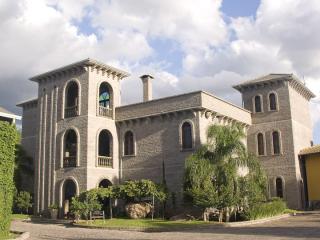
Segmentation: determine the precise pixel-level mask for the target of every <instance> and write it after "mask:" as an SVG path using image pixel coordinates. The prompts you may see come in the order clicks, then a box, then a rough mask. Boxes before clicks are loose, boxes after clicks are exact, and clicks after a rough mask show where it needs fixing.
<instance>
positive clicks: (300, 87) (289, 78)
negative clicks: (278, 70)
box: [232, 74, 315, 100]
mask: <svg viewBox="0 0 320 240" xmlns="http://www.w3.org/2000/svg"><path fill="white" fill-rule="evenodd" d="M270 75H276V77H274V78H269V79H266V80H259V78H258V79H254V80H251V81H245V82H244V83H241V84H238V85H234V86H232V87H233V88H234V89H236V90H238V91H239V92H243V91H244V90H246V89H248V88H252V87H259V86H265V85H268V84H275V83H279V82H288V83H289V84H290V85H291V86H292V87H293V88H294V89H295V90H296V91H297V92H299V93H300V94H301V95H302V96H303V97H305V98H306V99H308V100H310V99H311V98H314V97H315V94H314V93H313V92H312V91H311V90H310V89H309V88H308V87H307V86H305V84H303V83H302V82H301V81H300V80H299V79H298V78H297V77H296V76H295V75H294V74H270ZM267 76H268V75H267Z"/></svg>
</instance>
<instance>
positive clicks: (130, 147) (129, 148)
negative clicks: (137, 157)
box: [124, 131, 134, 155]
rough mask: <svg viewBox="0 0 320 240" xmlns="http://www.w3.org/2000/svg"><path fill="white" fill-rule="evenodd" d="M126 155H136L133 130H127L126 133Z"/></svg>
mask: <svg viewBox="0 0 320 240" xmlns="http://www.w3.org/2000/svg"><path fill="white" fill-rule="evenodd" d="M124 155H134V139H133V133H132V132H131V131H127V132H126V133H125V135H124Z"/></svg>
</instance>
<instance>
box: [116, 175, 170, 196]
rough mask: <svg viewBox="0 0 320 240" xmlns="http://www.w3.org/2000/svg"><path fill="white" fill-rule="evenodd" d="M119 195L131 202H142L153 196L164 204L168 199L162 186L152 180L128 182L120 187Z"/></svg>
mask: <svg viewBox="0 0 320 240" xmlns="http://www.w3.org/2000/svg"><path fill="white" fill-rule="evenodd" d="M117 191H118V195H119V196H120V197H121V198H124V199H126V200H129V201H132V200H133V201H134V202H141V201H142V199H144V198H150V197H152V196H154V197H155V199H157V200H159V201H160V202H163V201H165V200H166V198H167V193H166V191H165V188H164V187H163V186H162V185H158V184H156V183H154V182H152V181H151V180H146V179H142V180H138V181H126V182H125V183H124V184H122V185H120V186H119V189H118V190H117Z"/></svg>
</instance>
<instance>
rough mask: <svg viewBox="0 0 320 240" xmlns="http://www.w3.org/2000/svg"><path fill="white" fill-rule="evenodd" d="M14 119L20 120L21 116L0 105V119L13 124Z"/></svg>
mask: <svg viewBox="0 0 320 240" xmlns="http://www.w3.org/2000/svg"><path fill="white" fill-rule="evenodd" d="M16 120H21V117H20V116H17V115H15V114H13V113H12V112H9V111H8V110H7V109H5V108H3V107H1V106H0V121H5V122H9V123H11V124H15V123H16Z"/></svg>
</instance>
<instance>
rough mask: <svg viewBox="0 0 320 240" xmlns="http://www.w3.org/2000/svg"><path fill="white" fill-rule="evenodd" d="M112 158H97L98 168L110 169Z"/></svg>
mask: <svg viewBox="0 0 320 240" xmlns="http://www.w3.org/2000/svg"><path fill="white" fill-rule="evenodd" d="M112 164H113V162H112V157H106V156H98V167H107V168H112Z"/></svg>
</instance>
